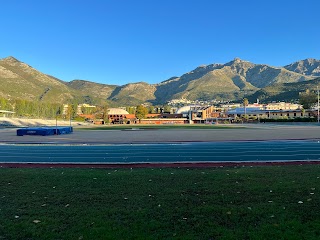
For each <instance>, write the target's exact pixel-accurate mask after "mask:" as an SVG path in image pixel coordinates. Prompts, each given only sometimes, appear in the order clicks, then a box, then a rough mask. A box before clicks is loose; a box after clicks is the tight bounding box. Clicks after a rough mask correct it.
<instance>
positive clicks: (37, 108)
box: [0, 98, 62, 118]
mask: <svg viewBox="0 0 320 240" xmlns="http://www.w3.org/2000/svg"><path fill="white" fill-rule="evenodd" d="M0 109H1V110H6V111H13V112H15V113H14V116H16V117H27V118H55V117H56V115H57V113H58V112H59V109H60V110H61V109H62V104H59V103H48V102H36V101H28V100H24V99H14V100H8V99H5V98H0Z"/></svg>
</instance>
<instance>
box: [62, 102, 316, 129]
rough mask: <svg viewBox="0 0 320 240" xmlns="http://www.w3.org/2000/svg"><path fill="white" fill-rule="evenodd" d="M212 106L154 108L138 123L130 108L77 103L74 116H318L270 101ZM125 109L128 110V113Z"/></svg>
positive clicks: (192, 119)
mask: <svg viewBox="0 0 320 240" xmlns="http://www.w3.org/2000/svg"><path fill="white" fill-rule="evenodd" d="M171 102H172V103H175V104H177V103H184V104H185V103H188V102H191V101H188V100H186V99H175V100H172V101H171ZM218 106H219V107H217V106H214V105H212V104H207V105H205V104H204V102H201V101H198V102H197V104H188V105H184V106H181V107H180V108H178V107H171V109H170V111H167V112H165V111H163V109H162V108H161V109H160V110H159V109H158V108H157V111H156V112H157V113H151V114H147V115H146V117H145V118H144V119H140V120H138V119H137V118H136V116H135V114H134V111H131V110H130V109H131V108H128V107H127V108H124V107H123V108H106V112H103V111H104V110H101V109H100V110H99V109H98V108H97V107H96V106H93V105H89V104H79V105H78V106H77V110H76V113H77V115H79V116H82V117H84V118H85V119H87V120H88V121H92V122H93V123H96V124H105V123H110V124H136V123H141V124H185V123H188V124H193V123H205V124H210V123H218V122H234V121H239V119H240V120H241V119H247V120H248V119H249V120H259V119H293V118H306V117H311V118H315V117H317V111H315V110H313V111H311V110H309V111H305V110H303V109H302V106H301V105H300V104H295V103H286V102H272V103H268V104H261V103H259V102H257V103H253V104H248V105H247V106H246V107H244V106H243V104H242V103H224V104H219V105H218ZM69 108H70V105H67V104H65V105H64V106H63V111H62V114H68V111H69V110H68V109H69ZM125 109H127V110H128V109H129V110H130V113H129V112H128V111H126V110H125Z"/></svg>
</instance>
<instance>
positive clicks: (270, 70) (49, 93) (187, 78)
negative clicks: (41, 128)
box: [0, 56, 320, 105]
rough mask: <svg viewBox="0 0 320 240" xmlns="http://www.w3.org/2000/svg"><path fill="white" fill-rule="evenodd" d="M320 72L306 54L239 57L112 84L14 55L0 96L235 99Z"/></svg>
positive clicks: (3, 65) (0, 73)
mask: <svg viewBox="0 0 320 240" xmlns="http://www.w3.org/2000/svg"><path fill="white" fill-rule="evenodd" d="M318 76H320V60H316V59H312V58H308V59H305V60H300V61H297V62H294V63H291V64H288V65H286V66H284V67H272V66H269V65H266V64H255V63H251V62H249V61H245V60H241V59H240V58H235V59H233V60H232V61H230V62H227V63H225V64H220V63H213V64H208V65H201V66H199V67H196V68H195V69H193V70H191V71H189V72H187V73H185V74H182V75H181V76H179V77H172V78H169V79H167V80H164V81H162V82H160V83H156V84H149V83H146V82H137V83H127V84H125V85H112V84H103V83H95V82H92V81H88V80H72V81H70V82H65V81H62V80H60V79H58V78H55V77H54V76H50V75H47V74H44V73H41V72H40V71H38V70H36V69H34V68H33V67H31V66H29V65H28V64H26V63H23V62H21V61H19V60H18V59H16V58H15V57H12V56H9V57H7V58H3V59H0V82H1V86H0V97H3V98H20V99H26V100H32V101H51V102H53V101H57V102H61V103H65V102H70V101H73V100H78V101H85V102H88V103H95V104H101V103H103V102H107V103H108V104H110V105H137V104H141V103H145V102H150V103H153V104H163V103H165V102H167V101H169V100H171V99H175V98H186V99H189V100H196V99H200V100H212V99H217V100H226V99H228V100H237V99H241V98H243V97H244V96H249V95H250V94H254V93H255V92H258V91H260V90H261V89H263V88H266V87H269V86H272V85H277V84H287V83H298V82H307V81H310V80H312V79H315V78H316V77H318Z"/></svg>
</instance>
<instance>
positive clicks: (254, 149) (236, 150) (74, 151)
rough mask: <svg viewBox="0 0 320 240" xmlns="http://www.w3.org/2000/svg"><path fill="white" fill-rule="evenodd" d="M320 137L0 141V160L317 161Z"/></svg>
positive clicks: (89, 162) (12, 161) (68, 161)
mask: <svg viewBox="0 0 320 240" xmlns="http://www.w3.org/2000/svg"><path fill="white" fill-rule="evenodd" d="M319 160H320V142H319V141H251V142H210V143H208V142H206V143H177V144H172V143H168V144H166V143H161V144H116V145H46V144H31V145H24V144H12V145H11V144H3V145H0V163H7V164H8V163H35V164H37V163H45V164H47V163H49V164H54V163H55V164H56V163H63V164H69V163H72V164H132V163H134V164H136V163H194V162H202V163H204V162H210V163H217V162H220V163H226V162H301V161H319Z"/></svg>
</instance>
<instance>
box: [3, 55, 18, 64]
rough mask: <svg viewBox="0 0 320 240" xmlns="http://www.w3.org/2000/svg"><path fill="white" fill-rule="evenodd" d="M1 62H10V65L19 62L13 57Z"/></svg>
mask: <svg viewBox="0 0 320 240" xmlns="http://www.w3.org/2000/svg"><path fill="white" fill-rule="evenodd" d="M1 60H2V61H4V62H10V63H17V62H20V61H19V60H18V59H16V58H14V57H12V56H9V57H6V58H3V59H1Z"/></svg>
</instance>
